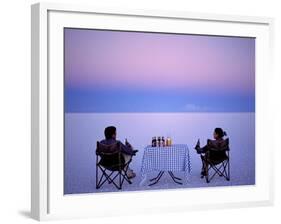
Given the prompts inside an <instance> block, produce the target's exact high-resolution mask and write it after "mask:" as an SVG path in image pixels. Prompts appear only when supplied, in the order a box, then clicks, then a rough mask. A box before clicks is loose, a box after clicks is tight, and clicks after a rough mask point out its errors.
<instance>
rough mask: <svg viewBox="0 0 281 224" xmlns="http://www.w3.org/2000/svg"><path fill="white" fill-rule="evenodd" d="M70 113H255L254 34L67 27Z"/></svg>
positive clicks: (65, 39) (66, 98)
mask: <svg viewBox="0 0 281 224" xmlns="http://www.w3.org/2000/svg"><path fill="white" fill-rule="evenodd" d="M64 41H65V74H64V75H65V106H66V112H189V111H192V112H200V111H201V112H254V108H255V102H254V101H255V39H254V38H243V37H219V36H203V35H187V34H184V35H177V34H163V33H145V32H126V31H106V30H88V29H70V28H65V32H64Z"/></svg>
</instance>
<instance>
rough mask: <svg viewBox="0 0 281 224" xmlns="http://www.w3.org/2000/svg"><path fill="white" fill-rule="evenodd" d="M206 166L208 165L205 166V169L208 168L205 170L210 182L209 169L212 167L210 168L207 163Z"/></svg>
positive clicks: (207, 179)
mask: <svg viewBox="0 0 281 224" xmlns="http://www.w3.org/2000/svg"><path fill="white" fill-rule="evenodd" d="M205 166H206V167H205V170H206V171H205V172H206V176H205V177H206V182H207V183H210V179H209V169H210V168H209V167H208V164H205Z"/></svg>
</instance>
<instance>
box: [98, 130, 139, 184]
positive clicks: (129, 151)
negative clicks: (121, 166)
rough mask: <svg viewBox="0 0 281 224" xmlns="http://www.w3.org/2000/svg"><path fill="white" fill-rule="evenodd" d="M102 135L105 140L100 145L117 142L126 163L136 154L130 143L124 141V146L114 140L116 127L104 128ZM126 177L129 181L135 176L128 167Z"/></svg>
mask: <svg viewBox="0 0 281 224" xmlns="http://www.w3.org/2000/svg"><path fill="white" fill-rule="evenodd" d="M104 135H105V139H104V140H102V141H100V143H101V144H105V145H111V144H115V143H117V142H119V143H120V145H121V152H122V154H123V157H124V159H125V162H126V163H127V162H128V161H129V160H130V159H131V158H132V156H134V155H136V152H137V151H138V150H133V147H132V146H131V144H130V143H128V142H127V141H126V145H124V144H123V143H122V142H120V141H118V140H116V136H117V133H116V127H114V126H109V127H107V128H105V129H104ZM127 176H128V178H130V179H131V178H134V177H135V176H136V174H135V173H134V172H133V170H132V169H130V167H128V170H127Z"/></svg>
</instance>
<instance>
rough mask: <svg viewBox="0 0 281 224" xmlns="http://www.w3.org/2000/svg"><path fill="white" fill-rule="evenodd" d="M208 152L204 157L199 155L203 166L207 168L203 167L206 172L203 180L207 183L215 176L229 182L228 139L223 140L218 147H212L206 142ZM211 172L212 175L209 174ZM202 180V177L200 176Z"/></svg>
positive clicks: (209, 142)
mask: <svg viewBox="0 0 281 224" xmlns="http://www.w3.org/2000/svg"><path fill="white" fill-rule="evenodd" d="M208 146H209V147H208V150H207V151H206V153H205V155H201V159H202V162H203V166H204V164H205V165H206V164H207V166H208V169H206V167H203V169H204V170H206V174H205V178H206V182H207V183H209V182H210V181H211V180H212V179H213V178H214V176H216V175H217V174H218V175H219V176H221V177H222V176H223V177H224V178H225V179H226V180H227V181H229V180H230V162H229V158H230V157H229V150H230V149H229V139H228V138H227V139H225V140H224V141H222V142H221V144H218V145H212V144H211V141H210V140H208ZM211 171H213V173H211ZM202 178H203V176H202Z"/></svg>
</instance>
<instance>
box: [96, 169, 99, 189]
mask: <svg viewBox="0 0 281 224" xmlns="http://www.w3.org/2000/svg"><path fill="white" fill-rule="evenodd" d="M98 175H99V170H98V166H97V165H96V189H98V180H99V177H98Z"/></svg>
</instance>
